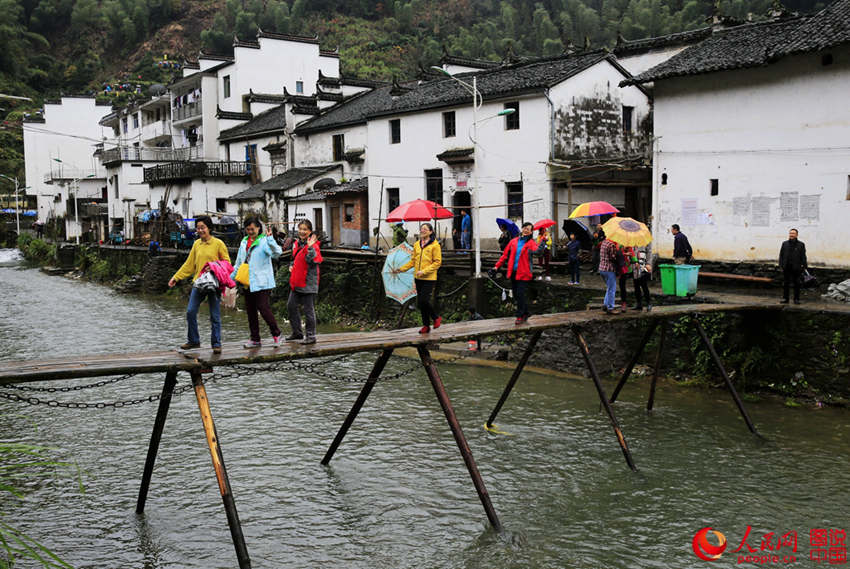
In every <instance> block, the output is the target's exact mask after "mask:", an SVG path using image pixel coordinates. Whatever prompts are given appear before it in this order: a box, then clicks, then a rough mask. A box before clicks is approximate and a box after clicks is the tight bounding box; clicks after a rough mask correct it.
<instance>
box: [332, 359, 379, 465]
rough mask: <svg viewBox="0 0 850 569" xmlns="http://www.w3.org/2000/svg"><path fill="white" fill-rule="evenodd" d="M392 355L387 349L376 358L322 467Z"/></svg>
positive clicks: (333, 451) (346, 431) (340, 440)
mask: <svg viewBox="0 0 850 569" xmlns="http://www.w3.org/2000/svg"><path fill="white" fill-rule="evenodd" d="M392 354H393V349H392V348H387V349H386V350H384V351H383V352H381V355H380V356H378V359H377V360H376V361H375V365H374V366H373V367H372V372H371V373H370V374H369V378H368V379H367V380H366V383H365V385H363V389H362V390H361V391H360V395H358V396H357V400H356V401H355V402H354V405H352V406H351V411H349V412H348V416H347V417H346V418H345V421H344V422H343V423H342V427H340V428H339V432H338V433H337V434H336V437H335V438H334V440H333V442H332V443H331V446H330V447H328V451H327V452H326V453H325V458H323V459H322V464H323V465H324V466H327V465H328V463H329V462H330V461H331V458H333V455H334V453H335V452H336V449H337V448H338V447H339V445H340V443H341V442H342V439H343V438H344V437H345V434H346V433H348V429H349V428H350V427H351V424H352V423H354V419H355V418H356V417H357V414H358V413H360V408H361V407H363V403H365V402H366V398H367V397H369V394H370V393H371V392H372V388H373V387H375V382H376V381H378V378H379V377H380V376H381V372H382V371H384V366H385V365H387V360H389V359H390V356H391V355H392Z"/></svg>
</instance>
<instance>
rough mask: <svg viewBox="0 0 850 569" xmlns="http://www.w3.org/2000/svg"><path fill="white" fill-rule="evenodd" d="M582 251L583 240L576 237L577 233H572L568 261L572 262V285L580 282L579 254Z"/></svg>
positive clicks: (568, 246) (568, 247) (568, 248)
mask: <svg viewBox="0 0 850 569" xmlns="http://www.w3.org/2000/svg"><path fill="white" fill-rule="evenodd" d="M580 252H581V241H579V240H578V239H577V238H576V234H575V233H570V241H569V243H567V261H569V263H570V282H569V284H571V285H577V284H579V277H580V275H579V264H580V263H579V260H578V256H579V253H580Z"/></svg>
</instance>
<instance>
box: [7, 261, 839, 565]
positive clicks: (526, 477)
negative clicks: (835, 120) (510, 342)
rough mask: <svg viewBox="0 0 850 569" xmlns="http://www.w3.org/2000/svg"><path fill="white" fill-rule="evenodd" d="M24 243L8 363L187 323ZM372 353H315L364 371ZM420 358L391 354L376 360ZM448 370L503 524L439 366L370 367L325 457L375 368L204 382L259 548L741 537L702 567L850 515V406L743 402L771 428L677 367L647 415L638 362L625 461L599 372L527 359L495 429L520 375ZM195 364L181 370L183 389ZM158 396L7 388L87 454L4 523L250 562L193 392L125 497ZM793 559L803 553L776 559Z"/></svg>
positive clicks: (165, 307) (153, 383)
mask: <svg viewBox="0 0 850 569" xmlns="http://www.w3.org/2000/svg"><path fill="white" fill-rule="evenodd" d="M15 255H16V252H13V251H10V250H0V287H2V290H3V302H2V308H0V359H4V360H12V359H27V358H37V357H40V356H47V355H49V356H51V357H54V356H62V355H67V356H74V355H79V354H84V353H96V352H121V351H140V350H147V349H161V348H162V347H164V346H174V345H176V344H178V343H181V342H182V341H183V340H184V337H185V323H184V318H183V311H184V306H183V305H182V303H178V302H176V301H174V300H171V299H157V300H150V299H144V298H139V297H134V296H125V295H119V294H117V293H115V292H112V291H111V290H110V289H108V288H105V287H102V286H99V285H94V284H89V283H85V282H79V281H74V280H70V279H66V278H62V277H56V276H48V275H45V274H44V273H42V272H40V271H39V270H37V269H32V268H26V267H24V266H23V265H22V264H20V263H19V262H18V261H17V260H16V257H15ZM204 311H205V309H203V308H202V313H201V330H202V338H203V339H204V340H205V341H206V340H207V334H208V331H209V328H208V323H207V322H206V321H205V318H206V317H205V312H204ZM244 320H245V318H244V314H242V313H239V314H236V313H232V312H226V313H225V315H224V339H225V341H235V340H243V339H245V338H247V326H246V324H245V321H244ZM374 357H375V354H364V355H358V356H355V357H351V358H349V359H346V360H344V361H339V362H334V363H331V364H328V365H327V366H325V367H324V368H323V369H324V371H325V372H327V373H330V374H333V375H337V376H345V377H361V376H365V375H366V374H367V373H368V370H369V368H370V365H371V362H372V360H373V359H374ZM410 364H411V361H410V360H405V359H403V358H396V357H394V358H392V359H391V360H390V363H389V365H388V370H387V372H385V373H392V372H394V371H398V370H402V369H404V368H407V367H409V366H410ZM441 373H442V376H443V379H444V381H445V383H446V387H447V389H448V391H449V395H450V397H451V398H452V402H453V404H454V405H455V409H456V411H457V414H458V417H459V419H460V421H461V424H462V425H463V427H464V429H465V433H466V435H467V437H468V440H469V444H470V447H471V449H472V451H473V453H474V455H475V458H476V460H477V462H478V466H479V468H480V470H481V473H482V476H483V478H484V480H485V482H486V484H487V488H488V490H489V492H490V495H491V498H492V500H493V504H494V506H495V508H496V511H497V513H498V514H499V516H500V518H501V520H502V523H503V524H504V526H505V528H506V532H505V533H504V534H503V535H501V536H500V535H498V534H496V533H495V532H493V531H492V530H491V529H490V528H489V527H488V524H487V519H486V517H485V515H484V512H483V510H482V508H481V505H480V502H479V501H478V499H477V496H476V494H475V490H474V488H473V486H472V483H471V481H470V479H469V475H468V474H467V472H466V470H465V468H464V465H463V461H462V459H461V457H460V454H459V452H458V449H457V447H456V446H455V444H454V441H453V439H452V436H451V432H450V431H449V429H448V426H447V424H446V421H445V418H444V416H443V414H442V412H441V410H440V407H439V404H438V402H437V401H436V399H435V397H434V393H433V390H432V388H431V386H430V383H429V382H428V380H427V377H426V376H425V374H424V372H422V371H420V370H416V372H415V373H412V374H410V375H406V376H404V377H401V378H398V379H392V380H388V381H386V382H385V383H380V382H379V383H378V385H377V386H376V388H375V390H374V391H373V392H372V395H371V397H370V398H369V400H368V401H367V403H366V405H365V406H364V409H363V411H362V412H361V414H360V416H359V417H358V419H357V421H356V422H355V423H354V426H353V427H352V429H351V431H350V432H349V434H348V436H347V437H346V439H345V440H344V442H343V444H342V446H341V447H340V449H339V451H338V452H337V454H336V456H335V458H334V460H333V461H332V463H331V466H330V467H328V468H325V467H322V466H321V465H320V464H319V461H320V460H321V458H322V456H323V454H324V451H325V450H326V448H327V446H328V444H329V443H330V441H331V439H332V438H333V436H334V434H335V433H336V431H337V429H338V428H339V426H340V424H341V422H342V420H343V418H344V417H345V414H346V413H347V412H348V410H349V409H350V406H351V404H352V402H353V401H354V399H355V398H356V396H357V393H358V392H359V389H360V387H361V384H359V383H356V382H347V381H339V380H334V379H328V378H325V377H319V376H314V375H304V374H301V375H299V374H296V373H295V372H287V373H271V372H261V373H258V374H256V375H251V376H248V377H243V378H232V379H222V380H220V381H216V382H213V383H211V384H209V385H208V388H207V390H208V396H209V399H210V403H211V405H212V412H213V416H214V418H215V421H216V426H217V430H218V433H219V436H220V439H221V445H222V450H223V454H224V458H225V461H226V464H227V468H228V473H229V475H230V480H231V484H232V487H233V492H234V496H235V499H236V504H237V507H238V510H239V515H240V518H241V521H242V526H243V530H244V534H245V539H246V541H247V545H248V551H249V553H250V555H251V559H252V562H253V566H254V567H257V568H267V567H271V568H278V567H304V568H312V567H344V568H373V567H393V568H395V567H398V568H414V567H416V568H419V567H428V568H479V567H480V568H485V567H486V568H513V567H516V568H540V567H552V568H560V567H575V568H588V569H596V568H629V569H631V568H667V567H675V568H679V567H706V566H709V564H708V563H706V562H705V561H702V560H699V559H698V558H697V557H696V556H695V554H694V552H693V550H692V539H693V536H694V534H695V533H696V532H697V531H698V530H699V529H701V528H703V527H706V526H711V527H713V528H714V529H715V530H718V531H720V532H722V533H723V534H725V536H726V538H727V539H728V544H727V549H726V551H725V552H724V554H723V556H722V557H721V559H720V560H719V561H716V562H714V563H712V564H710V565H711V566H715V567H731V566H734V565H737V564H738V563H737V556H738V555H740V554H741V553H740V552H739V553H734V552H733V551H732V550H733V549H735V548H737V547H738V546H739V545H740V544H741V542H742V541H743V540H744V536H745V534H746V532H747V528H748V527H750V528H751V531H750V534H749V536H748V538H747V540H746V541H747V543H748V544H749V545H751V546H752V547H753V548H754V549H759V548H760V547H761V545H762V538H763V536H765V534H768V533H769V532H775V534H776V535H783V534H786V533H788V532H792V531H794V532H797V536H798V546H797V551H796V553H794V552H793V551H792V549H791V548H790V547H788V546H786V547H784V548H782V549H781V550H780V554H781V556H782V557H781V558H780V561H779V562H778V563H768V565H769V566H774V567H775V566H793V567H819V566H824V565H826V564H827V563H826V562H824V563H821V564H817V563H815V562H813V561H810V556H812V555H815V554H816V553H817V551H818V550H819V549H820V548H817V547H814V546H812V545H811V543H810V531H811V530H813V529H827V530H830V529H834V530H842V529H843V530H850V513H849V512H850V497H848V487H850V421H848V419H850V413H848V411H847V410H842V409H829V408H825V409H817V410H816V409H809V408H800V409H789V408H786V407H784V406H781V405H778V404H774V403H758V404H748V408H749V411H750V413H751V416H752V418H753V420H754V422H755V423H756V425H757V426H758V428H759V430H760V431H761V432H762V433H763V434H764V435H765V436H766V438H767V440H766V441H764V440H760V439H758V438H756V437H754V436H752V435H751V434H750V433H749V432H748V431H747V429H746V426H745V425H744V422H743V421H742V419H741V418H740V416H739V415H738V412H737V410H736V408H735V407H734V405H733V404H732V402H731V400H730V398H729V396H728V394H727V393H726V392H724V391H719V390H713V391H706V390H697V389H683V388H677V387H675V386H672V385H668V384H666V383H665V384H662V385H661V386H660V387H659V391H658V393H657V397H656V403H655V408H656V410H655V411H654V412H653V413H652V414H651V415H647V414H646V412H645V411H644V406H645V402H646V392H647V383H648V382H647V381H646V380H645V379H635V380H633V381H632V382H630V384H629V385H628V386H627V387H626V389H625V390H624V391H623V393H622V394H621V395H620V398H619V402H618V403H617V404H616V405H615V410H616V412H617V414H618V418H619V420H620V423H621V425H622V427H623V432H624V434H625V436H626V438H627V440H628V442H629V445H630V447H631V449H632V453H633V456H634V458H635V462H636V464H637V466H638V468H639V471H638V472H636V473H634V472H631V471H630V470H629V469H628V467H627V466H626V464H625V462H624V460H623V456H622V454H621V452H620V450H619V447H618V445H617V444H616V441H615V439H614V435H613V432H612V430H611V427H610V424H609V423H608V420H607V418H606V416H605V415H604V414H603V413H600V412H599V402H598V398H597V396H596V392H595V390H594V388H593V385H592V383H591V382H590V381H589V380H585V379H569V378H563V377H553V376H547V375H537V374H533V373H526V374H524V375H523V377H522V379H521V380H520V382H519V384H518V385H517V388H516V389H515V390H514V392H513V394H512V395H511V397H510V399H509V400H508V402H507V404H506V405H505V407H504V409H503V410H502V412H501V414H500V417H499V419H500V420H499V421H498V425H499V427H500V428H501V429H502V430H504V431H506V432H507V433H509V435H494V434H490V433H487V432H485V431H484V430H483V429H482V427H481V425H482V423H483V422H484V420H485V419H486V417H487V416H488V414H489V412H490V410H491V408H492V406H493V405H494V404H495V402H496V401H497V399H498V396H499V394H500V393H501V390H502V389H503V387H504V385H505V383H506V382H507V380H508V378H509V377H510V371H509V370H503V369H490V368H482V367H472V366H465V365H457V364H454V365H443V366H441ZM162 380H163V378H162V377H161V376H157V375H140V376H136V377H134V378H132V379H128V380H125V381H121V382H117V383H114V384H111V385H108V386H105V387H102V388H97V389H86V390H82V391H76V392H71V393H58V394H46V395H49V397H48V398H54V397H55V399H57V400H62V401H85V402H98V401H117V400H125V399H135V398H140V397H144V396H147V395H151V394H158V393H159V391H160V389H161V387H162ZM93 381H97V380H92V379H89V380H75V381H68V382H62V384H63V385H83V384H88V383H92V382H93ZM187 383H188V377H187V376H184V375H183V374H181V375H180V376H178V386H180V385H186V384H187ZM33 385H38V384H33ZM41 385H46V384H41ZM607 388H608V390H609V393H610V389H611V384H608V385H607ZM8 391H9V390H8V389H2V388H0V392H8ZM38 395H39V396H43V395H45V394H38ZM155 415H156V404H155V403H145V404H142V405H134V406H129V407H123V408H118V409H113V408H110V409H86V410H72V409H61V408H51V407H47V406H44V405H39V406H30V405H24V404H20V403H12V402H9V401H7V400H3V399H0V433H2V435H0V437H2V439H3V440H5V441H23V442H28V443H33V444H40V445H45V446H49V447H51V448H53V449H55V450H54V451H53V452H52V456H55V457H56V458H59V459H65V460H70V461H73V462H74V463H75V464H76V465H77V467H78V468H79V471H80V472H81V478H82V482H83V484H84V490H83V491H80V489H79V487H78V485H77V480H76V478H75V475H76V472H77V471H76V470H75V469H73V468H72V469H60V470H59V471H56V472H52V473H48V475H46V476H40V477H35V478H33V480H31V481H30V482H29V483H28V484H27V487H28V493H27V495H26V497H25V499H24V500H22V501H20V500H17V499H14V498H11V497H10V496H8V495H0V512H3V513H4V514H5V517H4V520H5V521H11V522H13V523H14V524H15V525H17V526H18V527H19V528H20V529H23V530H25V531H26V532H28V533H29V534H30V535H31V536H32V537H34V538H37V539H39V540H40V541H41V542H42V543H44V544H45V545H46V546H48V547H50V548H51V549H52V550H53V551H54V552H56V553H57V554H58V555H60V556H61V557H62V558H63V559H65V560H66V561H68V562H69V563H71V564H72V565H73V566H74V567H78V568H98V569H100V568H140V569H141V568H144V569H164V568H213V567H215V568H218V567H222V568H223V567H235V566H236V557H235V553H234V549H233V545H232V542H231V540H230V534H229V531H228V527H227V522H226V519H225V516H224V510H223V507H222V504H221V499H220V497H219V494H218V487H217V484H216V481H215V476H214V474H213V471H212V467H211V462H210V456H209V451H208V449H207V446H206V441H205V439H204V433H203V427H202V424H201V421H200V418H199V415H198V410H197V404H196V402H195V398H194V395H193V394H192V392H189V393H187V394H185V395H182V396H179V397H175V399H174V401H173V402H172V406H171V410H170V413H169V416H168V421H167V424H166V426H165V432H164V434H163V439H162V444H161V447H160V452H159V456H158V459H157V463H156V469H155V471H154V476H153V481H152V485H151V490H150V493H149V496H148V502H147V508H146V513H145V514H144V515H143V516H137V515H136V514H135V513H134V510H135V500H136V496H137V493H138V483H139V479H140V477H141V473H142V469H143V465H144V460H145V453H146V451H147V444H148V440H149V437H150V432H151V427H152V425H153V420H154V417H155ZM710 541H712V540H711V539H710ZM771 545H772V546H773V547H774V548H775V547H776V538H775V537H774V539H773V540H772V541H771ZM835 547H838V548H839V549H840V546H837V545H836V546H835ZM823 549H828V546H824V547H823ZM746 551H747V546H746V545H744V546H743V548H742V552H744V553H745V552H746ZM768 553H769V552H768ZM787 555H795V556H796V557H797V558H798V560H797V561H796V562H793V563H783V560H787V559H790V558H787V559H786V558H785V557H784V556H787ZM28 566H31V565H26V564H23V565H21V567H28ZM830 566H832V565H830Z"/></svg>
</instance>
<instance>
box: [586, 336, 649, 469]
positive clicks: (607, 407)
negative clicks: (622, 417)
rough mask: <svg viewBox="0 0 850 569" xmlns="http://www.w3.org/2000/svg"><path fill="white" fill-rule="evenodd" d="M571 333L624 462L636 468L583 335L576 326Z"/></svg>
mask: <svg viewBox="0 0 850 569" xmlns="http://www.w3.org/2000/svg"><path fill="white" fill-rule="evenodd" d="M573 333H574V334H575V337H576V341H577V342H578V347H579V349H580V350H581V355H582V356H583V357H584V363H585V364H587V369H588V370H590V377H592V378H593V383H594V385H595V386H596V392H597V393H598V394H599V400H600V401H601V402H602V406H603V407H605V411H606V412H607V413H608V418H609V419H611V426H613V427H614V434H615V435H617V443H619V445H620V450H622V451H623V456H624V457H626V464H628V465H629V468H631V469H632V470H637V467H636V466H635V462H634V460H632V453H631V451H630V450H629V445H628V443H626V437H624V436H623V431H622V430H620V424H619V423H618V422H617V417H615V416H614V409H612V408H611V404H610V403H608V397H607V396H606V395H605V390H604V389H603V388H602V381H601V380H600V379H599V372H598V371H596V364H594V363H593V358H591V357H590V349H589V348H588V347H587V342H586V341H585V340H584V336H582V335H581V330H579V328H578V327H577V326H576V327H573Z"/></svg>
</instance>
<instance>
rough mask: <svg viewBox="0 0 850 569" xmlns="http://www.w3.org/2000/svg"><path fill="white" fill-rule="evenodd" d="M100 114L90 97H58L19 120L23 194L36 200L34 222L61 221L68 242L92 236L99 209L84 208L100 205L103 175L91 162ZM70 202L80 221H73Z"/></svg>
mask: <svg viewBox="0 0 850 569" xmlns="http://www.w3.org/2000/svg"><path fill="white" fill-rule="evenodd" d="M105 110H106V108H105V107H104V106H103V105H102V104H99V103H97V102H96V101H95V99H94V97H62V99H61V100H58V101H46V102H45V104H44V111H43V113H42V114H41V115H33V116H30V117H28V118H26V119H24V126H23V134H24V158H25V161H26V163H25V169H26V185H27V186H29V188H28V189H27V194H28V195H34V196H37V203H38V219H39V221H43V222H51V221H56V222H59V220H62V221H61V223H60V225H61V226H62V229H63V230H64V232H65V235H66V237H67V238H69V239H72V238H74V237H76V236H78V235H81V234H83V233H85V232H88V231H89V229H94V230H95V232H96V233H97V232H98V222H99V221H100V220H101V216H100V215H99V214H100V211H99V210H100V208H99V207H95V206H92V207H89V206H88V204H92V203H96V202H102V201H105V195H104V190H105V185H106V173H105V170H104V169H103V167H102V166H101V165H100V163H99V161H98V160H97V159H96V158H95V157H94V156H93V154H94V152H95V147H96V145H97V143H98V142H99V141H100V140H101V139H102V129H101V127H100V125H99V124H98V120H99V119H100V117H102V116H103V113H104V111H105ZM21 185H22V186H23V185H24V184H23V181H22V183H21ZM75 200H79V202H80V204H81V208H80V210H81V211H80V214H81V215H75V210H74V208H75V203H76V202H75ZM84 211H85V213H84ZM78 218H79V224H78V223H77V221H76V219H78ZM102 230H103V227H102V224H101V227H100V232H101V233H102ZM99 237H102V235H100V236H99Z"/></svg>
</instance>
